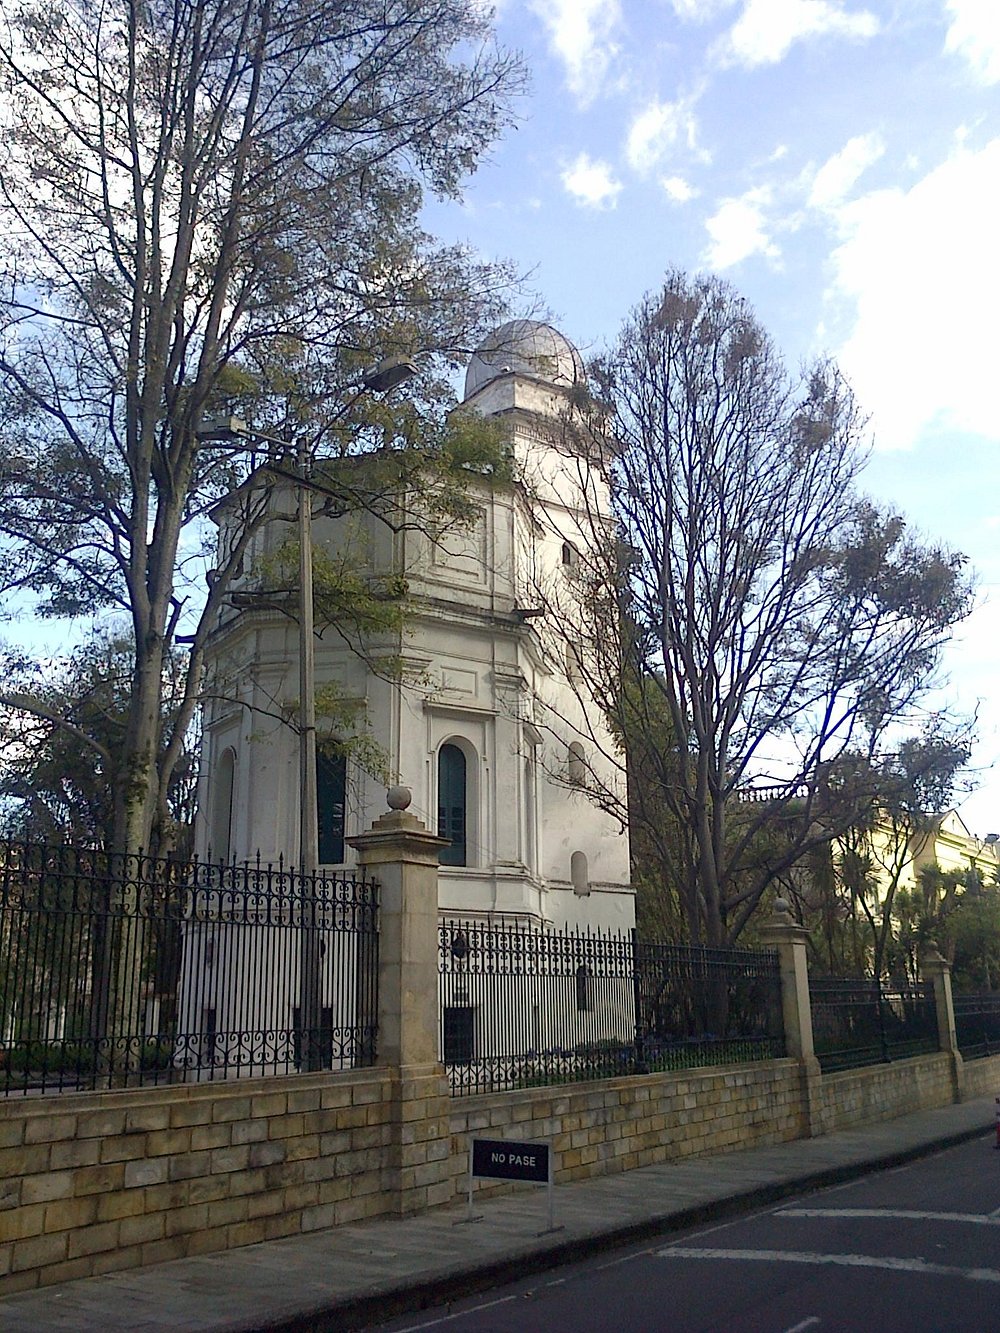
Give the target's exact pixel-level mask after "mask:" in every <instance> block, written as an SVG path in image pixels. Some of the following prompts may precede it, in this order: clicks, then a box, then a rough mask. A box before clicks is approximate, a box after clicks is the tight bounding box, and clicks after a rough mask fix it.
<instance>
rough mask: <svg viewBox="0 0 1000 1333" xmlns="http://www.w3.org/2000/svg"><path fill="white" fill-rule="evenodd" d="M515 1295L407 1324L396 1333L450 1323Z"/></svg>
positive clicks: (512, 1298) (502, 1303)
mask: <svg viewBox="0 0 1000 1333" xmlns="http://www.w3.org/2000/svg"><path fill="white" fill-rule="evenodd" d="M517 1299H518V1297H517V1296H502V1297H501V1298H500V1299H499V1300H498V1301H486V1302H485V1303H484V1304H483V1305H470V1306H469V1308H468V1309H467V1310H456V1311H455V1313H454V1314H446V1315H442V1316H441V1318H440V1319H428V1320H427V1321H426V1323H423V1324H407V1326H406V1327H405V1328H399V1329H397V1330H396V1333H418V1330H419V1329H421V1328H437V1326H438V1325H439V1324H450V1323H451V1321H452V1320H453V1319H463V1318H464V1317H465V1316H466V1315H467V1314H478V1313H479V1311H480V1310H492V1309H493V1307H494V1305H506V1304H507V1302H508V1301H516V1300H517Z"/></svg>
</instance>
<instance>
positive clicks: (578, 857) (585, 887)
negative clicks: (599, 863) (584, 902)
mask: <svg viewBox="0 0 1000 1333" xmlns="http://www.w3.org/2000/svg"><path fill="white" fill-rule="evenodd" d="M569 877H570V882H571V883H572V885H573V892H574V893H575V894H577V895H578V896H579V897H581V898H585V897H586V896H587V894H588V893H589V892H590V870H589V868H588V866H587V854H586V852H574V853H573V855H572V856H571V857H570V858H569Z"/></svg>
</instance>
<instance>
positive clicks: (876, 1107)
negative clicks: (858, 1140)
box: [813, 1053, 969, 1134]
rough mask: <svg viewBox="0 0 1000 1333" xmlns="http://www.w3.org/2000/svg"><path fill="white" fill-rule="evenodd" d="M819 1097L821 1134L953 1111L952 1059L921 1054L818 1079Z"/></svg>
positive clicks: (816, 1111)
mask: <svg viewBox="0 0 1000 1333" xmlns="http://www.w3.org/2000/svg"><path fill="white" fill-rule="evenodd" d="M818 1093H819V1097H818V1102H819V1105H818V1107H816V1106H814V1110H813V1114H814V1132H818V1133H821V1134H832V1133H834V1132H835V1131H836V1130H838V1129H850V1128H852V1127H853V1126H855V1125H862V1124H870V1123H872V1122H873V1121H877V1120H892V1119H893V1118H894V1117H895V1116H898V1115H906V1113H907V1112H908V1111H925V1110H930V1109H931V1108H932V1107H935V1106H948V1105H950V1104H951V1103H952V1102H954V1101H955V1100H956V1098H955V1084H954V1069H953V1064H952V1057H951V1056H950V1055H948V1054H946V1053H941V1054H938V1055H918V1056H914V1057H913V1058H912V1059H910V1060H898V1061H896V1062H894V1063H893V1064H878V1065H866V1066H865V1067H863V1068H861V1069H846V1070H843V1071H842V1072H841V1073H838V1074H826V1075H824V1077H823V1078H822V1079H820V1080H819V1087H818ZM965 1095H966V1096H968V1095H969V1094H968V1093H966V1094H965ZM817 1114H818V1122H817V1120H816V1119H815V1117H816V1116H817Z"/></svg>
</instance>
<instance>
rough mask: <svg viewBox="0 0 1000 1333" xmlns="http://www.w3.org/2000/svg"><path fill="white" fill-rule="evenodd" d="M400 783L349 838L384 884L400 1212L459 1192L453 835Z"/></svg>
mask: <svg viewBox="0 0 1000 1333" xmlns="http://www.w3.org/2000/svg"><path fill="white" fill-rule="evenodd" d="M410 799H411V797H410V792H409V790H408V789H407V788H406V787H393V788H392V789H391V790H390V791H389V793H388V802H389V807H390V808H389V812H388V814H385V815H383V816H382V817H381V818H380V819H376V821H375V822H374V824H373V825H372V827H371V829H370V830H369V831H368V832H367V833H362V834H361V835H360V836H358V837H356V838H349V839H348V842H349V843H350V844H351V846H352V847H355V848H357V851H358V860H359V862H360V865H361V868H362V870H363V871H364V873H365V874H366V875H371V877H372V878H373V879H374V880H375V881H376V882H377V883H378V885H379V977H378V992H379V997H378V1036H377V1047H376V1052H377V1054H376V1063H377V1064H378V1065H379V1066H383V1067H384V1066H388V1068H389V1071H390V1079H391V1102H392V1104H391V1110H390V1133H391V1141H390V1143H389V1145H388V1150H387V1187H388V1189H389V1190H390V1192H391V1193H392V1195H393V1196H394V1211H395V1212H396V1213H398V1214H400V1215H402V1214H405V1213H414V1212H420V1211H422V1210H423V1209H424V1208H429V1207H432V1206H433V1205H435V1204H438V1203H446V1202H448V1200H449V1199H450V1198H451V1197H452V1194H453V1190H454V1184H453V1178H452V1171H451V1165H452V1164H451V1126H450V1109H451V1108H450V1096H449V1089H448V1080H447V1078H446V1076H445V1071H444V1066H443V1065H442V1064H441V1063H440V1061H439V1059H438V1024H439V1018H438V850H439V848H441V847H443V846H444V845H445V839H443V838H438V837H437V836H436V835H435V834H433V833H430V832H429V831H428V830H427V828H426V827H425V826H424V825H423V824H422V823H421V821H420V820H419V819H417V818H416V816H415V815H411V814H408V813H407V806H408V805H409V804H410Z"/></svg>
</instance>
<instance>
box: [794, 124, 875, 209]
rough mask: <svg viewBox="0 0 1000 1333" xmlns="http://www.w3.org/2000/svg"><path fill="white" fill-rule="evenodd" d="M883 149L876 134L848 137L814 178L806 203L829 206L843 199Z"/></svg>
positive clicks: (820, 206)
mask: <svg viewBox="0 0 1000 1333" xmlns="http://www.w3.org/2000/svg"><path fill="white" fill-rule="evenodd" d="M884 152H885V144H884V143H883V141H882V138H881V136H880V135H878V134H859V135H857V136H855V138H853V139H848V141H847V143H846V144H845V145H844V146H843V148H842V149H841V150H840V152H839V153H834V155H833V157H831V158H829V159H828V160H827V161H826V162H824V163H823V165H822V166H821V167H820V169H819V171H817V172H816V175H815V177H814V178H813V184H812V190H811V192H810V194H809V203H810V205H811V206H812V207H813V208H831V207H834V206H836V205H837V204H840V203H842V202H843V200H844V199H845V198H846V196H847V194H848V193H849V191H850V189H851V187H852V186H853V185H854V184H855V183H856V182H857V180H858V179H859V177H860V176H861V175H862V174H863V172H865V171H867V169H868V168H869V167H870V166H871V165H872V164H873V163H874V162H877V161H878V159H879V158H880V157H881V156H882V154H883V153H884Z"/></svg>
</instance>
